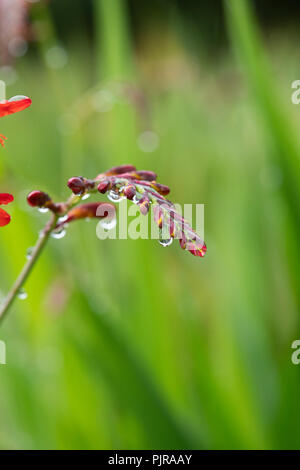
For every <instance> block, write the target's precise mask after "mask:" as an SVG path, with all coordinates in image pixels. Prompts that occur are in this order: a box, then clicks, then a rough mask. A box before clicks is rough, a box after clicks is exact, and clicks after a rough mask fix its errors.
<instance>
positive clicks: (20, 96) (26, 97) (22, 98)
mask: <svg viewBox="0 0 300 470" xmlns="http://www.w3.org/2000/svg"><path fill="white" fill-rule="evenodd" d="M27 99H28V96H24V95H16V96H13V97H12V98H9V100H8V101H22V100H27Z"/></svg>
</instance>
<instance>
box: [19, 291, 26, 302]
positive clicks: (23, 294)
mask: <svg viewBox="0 0 300 470" xmlns="http://www.w3.org/2000/svg"><path fill="white" fill-rule="evenodd" d="M27 296H28V294H27V292H26V291H25V290H24V289H19V292H18V299H20V300H25V299H27Z"/></svg>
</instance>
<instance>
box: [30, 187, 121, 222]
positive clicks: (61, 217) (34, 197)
mask: <svg viewBox="0 0 300 470" xmlns="http://www.w3.org/2000/svg"><path fill="white" fill-rule="evenodd" d="M79 200H80V198H79ZM27 202H28V204H29V205H30V206H31V207H37V208H39V209H40V210H41V211H42V212H43V211H45V212H46V211H51V212H52V213H53V214H55V216H56V218H57V224H56V227H55V230H59V229H60V228H63V227H65V226H66V225H67V224H69V223H70V222H73V221H74V220H79V219H88V218H94V217H99V218H105V217H107V215H108V214H109V213H111V211H112V210H113V211H114V209H115V207H114V205H113V204H108V203H103V202H91V203H87V204H80V205H76V204H77V203H78V201H77V200H76V199H70V200H69V201H67V202H58V203H55V202H54V201H53V200H52V199H51V197H50V196H49V195H48V194H47V193H44V192H43V191H32V192H31V193H29V194H28V196H27ZM101 205H103V206H105V210H104V211H99V210H98V209H99V207H100V206H101ZM99 214H101V215H99Z"/></svg>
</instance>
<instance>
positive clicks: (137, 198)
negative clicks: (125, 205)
mask: <svg viewBox="0 0 300 470" xmlns="http://www.w3.org/2000/svg"><path fill="white" fill-rule="evenodd" d="M142 197H143V196H142V195H141V194H138V193H137V194H135V195H134V196H133V198H132V202H133V204H138V203H139V201H140V200H141V199H142Z"/></svg>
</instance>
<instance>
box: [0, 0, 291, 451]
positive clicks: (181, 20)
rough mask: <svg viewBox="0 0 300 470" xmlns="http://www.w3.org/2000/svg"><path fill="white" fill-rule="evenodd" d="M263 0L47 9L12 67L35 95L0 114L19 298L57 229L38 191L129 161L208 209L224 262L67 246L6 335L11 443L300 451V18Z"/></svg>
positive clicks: (5, 392) (214, 245)
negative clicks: (299, 358)
mask: <svg viewBox="0 0 300 470" xmlns="http://www.w3.org/2000/svg"><path fill="white" fill-rule="evenodd" d="M16 3H17V2H16ZM16 3H15V4H16ZM257 3H258V2H257ZM265 3H267V4H269V9H268V7H266V8H264V9H262V8H261V10H259V11H258V10H257V11H256V9H255V8H252V7H253V5H252V2H251V8H250V3H249V2H246V1H245V0H228V1H225V2H224V3H223V4H222V3H221V2H212V3H211V7H209V6H208V4H207V5H204V2H187V3H185V5H183V2H180V1H178V2H175V1H174V2H172V1H166V2H164V1H163V0H160V1H159V0H156V1H153V2H144V1H139V2H137V1H130V2H127V1H126V0H109V1H108V0H94V1H89V2H86V1H84V0H77V1H76V2H70V1H67V0H60V1H59V0H53V1H50V2H43V1H40V2H37V3H34V4H32V7H31V8H30V12H29V13H30V24H31V26H30V28H31V33H30V35H29V36H30V39H32V41H31V42H30V44H29V50H28V52H27V54H25V55H24V56H23V57H20V58H14V60H13V61H12V62H10V63H8V64H2V67H1V68H0V78H1V79H3V80H6V82H7V96H8V97H10V96H14V95H17V94H24V95H28V96H30V97H31V98H32V100H33V104H32V107H31V108H30V109H28V110H26V111H24V112H22V113H19V114H16V115H13V116H9V117H7V118H5V119H1V128H0V131H1V133H3V134H5V135H6V136H7V137H8V141H7V144H6V147H5V149H2V148H1V149H0V153H1V155H0V157H1V158H0V188H1V192H6V191H8V192H11V193H13V194H14V195H15V199H16V201H15V203H14V204H13V205H10V206H9V207H8V211H9V212H10V213H11V214H12V216H13V220H12V222H11V224H10V225H8V226H7V227H5V228H3V229H1V230H0V259H1V272H0V289H1V292H2V294H3V295H4V294H5V293H6V292H7V291H8V289H9V287H10V286H11V284H12V283H13V281H14V279H15V278H16V276H17V274H18V272H19V271H20V269H21V267H22V265H23V264H24V262H25V254H26V251H27V249H28V247H30V246H32V245H33V244H34V243H35V241H36V238H37V234H38V232H39V230H41V229H42V227H43V225H44V224H45V223H46V221H47V218H48V216H47V214H41V213H39V212H37V211H35V210H33V209H32V208H29V207H27V205H26V195H27V193H28V192H29V191H30V190H33V189H41V190H45V191H48V192H49V193H50V194H51V195H52V196H53V197H55V198H56V199H57V200H65V199H66V197H67V196H68V195H69V190H68V188H67V187H66V182H67V180H68V178H69V177H71V176H75V175H84V176H86V177H94V176H95V175H96V174H98V173H100V172H102V171H104V170H106V169H107V168H109V167H110V166H114V165H118V164H123V163H132V164H135V165H136V166H137V167H138V168H139V169H147V170H153V171H155V172H157V173H158V175H159V181H160V182H162V183H164V184H167V185H169V186H170V187H171V199H172V201H174V202H178V203H182V204H183V203H204V204H205V239H206V242H207V246H208V251H207V255H206V257H205V258H203V259H199V258H195V257H193V256H192V255H190V254H189V253H187V252H184V251H183V250H181V249H180V247H179V245H178V243H173V245H172V246H171V247H169V248H163V247H161V246H160V245H159V244H158V243H157V242H156V241H151V240H106V241H100V240H98V239H97V237H96V223H95V222H90V223H86V222H85V221H80V222H78V223H76V224H74V225H73V226H70V227H69V229H68V232H67V235H66V237H64V238H63V239H61V240H51V241H50V242H49V244H48V246H47V248H46V251H45V252H44V253H43V255H42V258H41V259H40V261H39V263H38V264H37V266H36V268H35V270H34V272H33V273H32V275H31V277H30V279H29V280H28V282H27V284H26V291H27V293H28V297H27V299H26V300H19V299H18V300H17V301H16V303H15V304H14V306H13V307H12V309H11V311H10V314H9V315H8V317H7V318H6V321H5V323H4V324H3V326H1V331H0V339H1V340H3V341H5V342H6V345H7V365H0V390H1V392H0V415H1V425H0V447H1V448H9V449H10V448H13V449H20V448H21V449H24V448H25V449H46V448H48V449H93V448H94V449H151V448H154V449H176V448H178V449H180V448H181V449H198V448H209V449H215V448H221V449H245V448H246V449H249V448H250V449H252V448H259V449H266V448H267V449H270V448H275V449H278V448H284V449H287V448H300V438H299V432H298V429H299V422H300V401H299V386H300V366H296V365H293V364H292V362H291V354H292V349H291V343H292V341H294V340H295V339H298V338H300V324H299V305H300V289H299V276H300V267H299V255H298V251H299V238H300V233H299V232H300V202H299V201H300V198H299V194H300V138H299V132H297V131H298V128H299V124H300V108H299V107H298V106H297V105H293V104H292V102H291V94H292V91H293V90H292V89H291V83H292V82H293V81H294V80H297V79H300V60H299V59H300V49H299V47H298V37H299V32H298V30H297V25H298V23H297V19H298V18H299V17H298V16H297V14H296V13H297V12H298V11H299V9H297V10H296V6H295V5H294V7H291V9H290V10H289V11H288V7H287V6H283V4H281V7H279V9H277V10H276V9H274V8H271V2H265ZM291 4H292V2H291ZM189 8H190V9H189ZM293 8H295V10H293ZM274 11H275V13H276V11H277V16H276V15H275V14H274ZM294 12H295V14H294ZM0 27H1V21H0ZM3 65H5V67H3ZM145 131H151V132H152V133H153V134H150V136H151V138H152V140H151V139H150V143H149V141H147V139H146V138H145V134H144V132H145ZM147 135H148V137H149V134H146V136H147ZM103 200H106V199H105V197H103Z"/></svg>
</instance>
